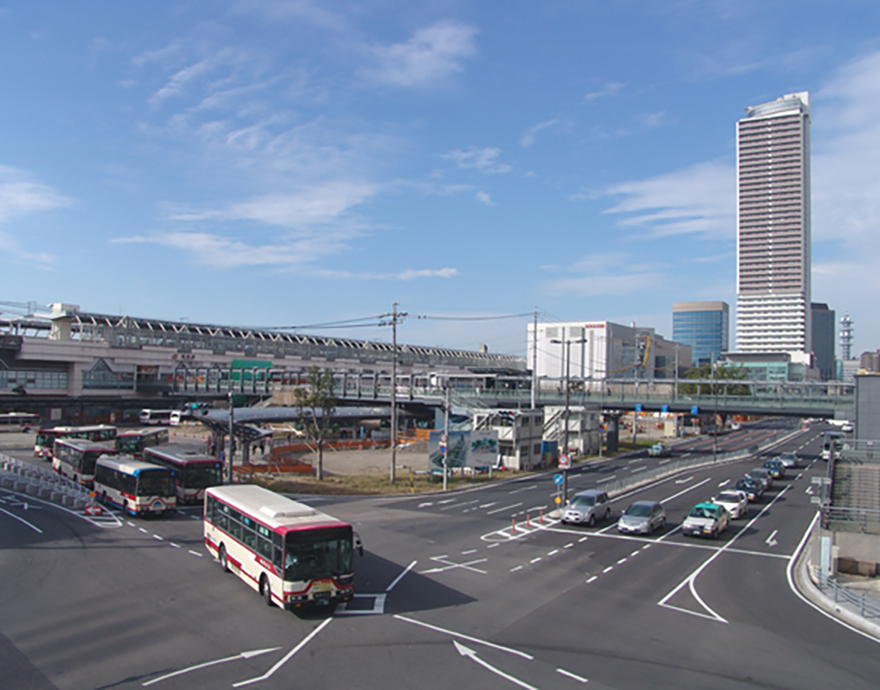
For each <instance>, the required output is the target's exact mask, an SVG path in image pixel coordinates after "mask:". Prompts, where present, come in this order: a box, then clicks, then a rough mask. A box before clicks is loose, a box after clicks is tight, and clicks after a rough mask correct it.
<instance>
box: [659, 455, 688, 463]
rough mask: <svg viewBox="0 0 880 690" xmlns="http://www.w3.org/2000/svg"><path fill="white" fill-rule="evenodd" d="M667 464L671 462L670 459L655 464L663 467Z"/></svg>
mask: <svg viewBox="0 0 880 690" xmlns="http://www.w3.org/2000/svg"><path fill="white" fill-rule="evenodd" d="M681 457H685V456H684V455H682V456H681ZM667 462H672V459H671V458H670V459H669V460H661V461H660V462H658V463H657V464H658V465H665V464H666V463H667Z"/></svg>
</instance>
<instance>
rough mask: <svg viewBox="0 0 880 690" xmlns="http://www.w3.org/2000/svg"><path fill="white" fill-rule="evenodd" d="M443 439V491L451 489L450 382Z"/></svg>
mask: <svg viewBox="0 0 880 690" xmlns="http://www.w3.org/2000/svg"><path fill="white" fill-rule="evenodd" d="M443 411H444V417H443V438H445V439H446V443H445V445H444V448H443V490H444V491H446V489H448V488H449V381H447V382H446V404H445V405H444V406H443Z"/></svg>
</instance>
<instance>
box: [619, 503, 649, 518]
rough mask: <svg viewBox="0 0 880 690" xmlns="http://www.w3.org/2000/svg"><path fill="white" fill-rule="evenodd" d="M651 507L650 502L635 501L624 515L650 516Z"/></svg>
mask: <svg viewBox="0 0 880 690" xmlns="http://www.w3.org/2000/svg"><path fill="white" fill-rule="evenodd" d="M651 508H652V506H651V504H650V503H633V504H632V505H631V506H630V507H629V508H627V509H626V512H624V515H629V516H630V517H649V516H650V515H651Z"/></svg>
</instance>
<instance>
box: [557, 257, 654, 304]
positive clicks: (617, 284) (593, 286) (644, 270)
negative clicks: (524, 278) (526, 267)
mask: <svg viewBox="0 0 880 690" xmlns="http://www.w3.org/2000/svg"><path fill="white" fill-rule="evenodd" d="M664 268H666V266H661V265H658V264H657V263H656V262H643V260H642V259H641V258H640V257H636V256H634V255H631V254H627V253H625V252H600V253H595V254H588V255H587V256H584V257H582V258H581V259H579V260H577V261H575V262H574V263H573V264H568V265H548V266H542V267H541V269H542V270H544V271H547V272H549V273H556V274H568V277H563V278H556V279H554V280H550V281H548V282H546V283H545V284H544V290H545V291H546V292H548V293H550V294H555V295H574V296H577V297H596V296H600V295H613V296H620V295H631V294H637V293H640V292H645V291H656V290H657V289H658V288H659V287H660V286H662V285H663V284H665V283H666V282H667V278H666V276H664V275H663V274H662V273H660V272H659V270H658V269H664Z"/></svg>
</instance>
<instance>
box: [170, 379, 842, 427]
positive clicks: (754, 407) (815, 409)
mask: <svg viewBox="0 0 880 690" xmlns="http://www.w3.org/2000/svg"><path fill="white" fill-rule="evenodd" d="M427 378H428V377H426V376H425V375H410V376H400V377H398V383H397V396H396V397H397V400H398V401H400V402H407V401H418V402H422V403H426V404H432V405H440V404H441V403H442V402H443V400H444V398H445V395H446V393H445V390H444V389H443V388H441V387H437V386H431V385H425V383H426V379H427ZM303 380H304V374H303V373H302V372H297V371H289V370H276V369H268V368H266V369H260V368H255V369H244V370H241V369H237V370H229V369H204V370H202V369H182V370H180V371H178V373H177V376H176V377H175V381H174V390H175V392H176V393H178V394H180V393H183V394H193V395H199V394H209V395H210V394H214V395H217V394H226V393H227V392H232V393H241V394H245V395H260V396H270V395H273V394H275V393H281V392H283V391H285V390H290V389H291V388H292V387H294V386H296V385H297V384H298V383H300V382H301V381H303ZM475 380H476V379H475ZM335 383H336V388H335V394H336V397H337V398H338V399H339V400H343V401H359V400H365V401H390V399H391V390H392V385H391V378H390V376H388V375H387V374H384V373H369V374H363V373H357V372H349V373H338V374H337V375H336V377H335ZM477 383H478V384H479V381H478V380H477ZM554 383H556V382H554V381H548V380H546V379H543V380H542V381H541V388H540V389H539V391H538V393H537V396H536V401H537V403H538V405H540V406H544V405H564V404H565V398H566V396H565V393H564V390H563V387H562V386H561V385H555V386H554V385H553V384H554ZM734 386H735V387H736V391H737V392H743V391H745V392H747V394H746V395H730V394H728V392H729V391H730V389H731V388H733V387H734ZM574 388H575V389H574V390H571V391H570V394H569V404H570V405H572V406H599V407H602V408H605V409H613V408H619V409H634V408H636V407H637V406H641V408H642V409H643V410H644V411H658V412H659V411H663V410H664V408H668V410H669V411H673V412H690V411H692V410H693V409H694V408H696V410H697V412H701V413H707V412H712V411H717V412H719V413H731V412H744V413H755V414H762V413H766V414H780V413H782V414H785V413H788V414H793V415H802V416H816V417H833V416H835V415H836V414H837V413H841V412H842V413H851V412H852V409H853V407H854V404H855V396H854V390H853V389H854V387H853V386H852V385H848V384H842V383H839V382H831V383H829V382H822V383H819V382H815V383H813V382H811V383H792V382H785V383H768V382H766V381H735V382H730V383H729V384H725V382H723V381H713V380H711V379H709V380H686V381H685V380H679V381H671V380H662V381H639V380H632V379H630V380H612V379H605V380H601V381H579V382H575V385H574ZM683 390H685V391H687V390H697V391H700V390H706V391H710V392H707V393H692V392H682V391H683ZM452 403H453V405H454V406H457V407H461V408H466V409H479V408H487V407H489V408H492V407H513V408H526V407H529V406H530V404H531V391H530V390H529V389H528V388H503V389H499V388H484V387H482V386H480V385H474V386H473V387H460V388H453V389H452Z"/></svg>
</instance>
